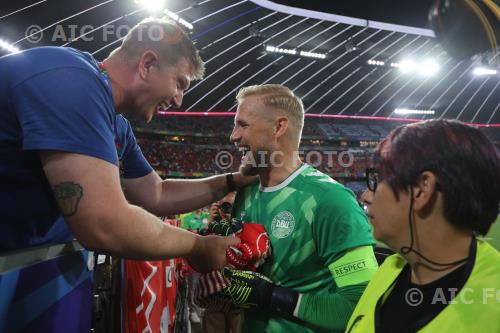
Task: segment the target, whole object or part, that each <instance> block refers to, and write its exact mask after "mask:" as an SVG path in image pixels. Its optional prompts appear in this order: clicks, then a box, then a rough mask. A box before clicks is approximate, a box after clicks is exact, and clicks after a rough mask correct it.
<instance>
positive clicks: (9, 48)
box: [0, 39, 20, 53]
mask: <svg viewBox="0 0 500 333" xmlns="http://www.w3.org/2000/svg"><path fill="white" fill-rule="evenodd" d="M0 48H2V49H4V50H6V51H7V52H9V53H17V52H19V51H20V50H19V49H18V48H17V47H15V46H14V45H12V44H11V43H9V42H6V41H4V40H2V39H0Z"/></svg>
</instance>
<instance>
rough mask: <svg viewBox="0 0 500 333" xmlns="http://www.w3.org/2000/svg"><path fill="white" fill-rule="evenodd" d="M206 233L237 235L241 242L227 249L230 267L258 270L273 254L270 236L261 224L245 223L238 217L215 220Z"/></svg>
mask: <svg viewBox="0 0 500 333" xmlns="http://www.w3.org/2000/svg"><path fill="white" fill-rule="evenodd" d="M205 234H216V235H219V236H230V235H235V236H236V237H237V238H238V239H239V240H240V241H241V242H240V243H239V244H236V245H233V246H230V247H228V248H227V249H226V260H227V263H228V265H229V267H231V268H234V269H239V270H252V271H254V270H256V269H257V267H258V266H259V265H261V264H262V263H263V262H264V260H265V259H266V258H267V257H269V256H270V255H271V245H270V242H269V236H268V235H267V232H266V230H265V229H264V227H263V226H262V225H261V224H257V223H243V222H242V221H241V220H238V219H234V218H233V219H231V220H215V221H213V222H212V223H210V224H209V226H208V228H207V229H206V231H205Z"/></svg>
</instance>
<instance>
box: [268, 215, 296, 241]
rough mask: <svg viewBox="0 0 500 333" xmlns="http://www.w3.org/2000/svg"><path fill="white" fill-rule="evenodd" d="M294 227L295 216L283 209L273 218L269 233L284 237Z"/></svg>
mask: <svg viewBox="0 0 500 333" xmlns="http://www.w3.org/2000/svg"><path fill="white" fill-rule="evenodd" d="M294 229H295V218H294V217H293V215H292V214H291V213H290V212H287V211H284V212H281V213H279V214H278V215H276V216H275V217H274V218H273V221H272V223H271V234H272V235H273V236H274V237H276V238H286V237H288V236H290V235H291V234H292V232H293V230H294Z"/></svg>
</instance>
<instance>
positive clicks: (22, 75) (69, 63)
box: [4, 47, 98, 85]
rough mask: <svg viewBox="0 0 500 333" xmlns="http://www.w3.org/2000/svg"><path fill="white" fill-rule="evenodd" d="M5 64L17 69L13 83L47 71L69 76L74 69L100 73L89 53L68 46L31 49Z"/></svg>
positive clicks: (14, 56) (13, 57) (10, 58)
mask: <svg viewBox="0 0 500 333" xmlns="http://www.w3.org/2000/svg"><path fill="white" fill-rule="evenodd" d="M4 64H5V66H11V67H12V68H15V69H16V70H15V71H14V73H13V75H14V81H13V82H12V83H13V85H16V84H18V83H21V82H24V81H25V80H27V79H30V78H32V77H36V76H37V75H40V74H46V73H54V74H56V73H58V74H59V75H65V76H67V75H69V73H68V71H70V70H72V69H74V70H79V71H82V70H83V71H88V72H89V73H93V74H95V73H98V63H97V61H96V60H95V59H94V58H93V57H92V56H91V55H90V54H89V53H86V52H81V51H78V50H76V49H73V48H66V47H37V48H33V49H29V50H26V51H23V52H21V53H19V54H15V55H13V56H9V57H8V58H7V59H5V63H4ZM58 70H60V71H58Z"/></svg>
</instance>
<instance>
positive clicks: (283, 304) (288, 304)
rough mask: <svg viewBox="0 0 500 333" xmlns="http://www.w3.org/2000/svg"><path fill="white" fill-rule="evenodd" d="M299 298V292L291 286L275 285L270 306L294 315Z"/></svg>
mask: <svg viewBox="0 0 500 333" xmlns="http://www.w3.org/2000/svg"><path fill="white" fill-rule="evenodd" d="M298 299H299V293H298V292H296V291H294V290H292V289H289V288H283V287H278V286H274V288H273V292H272V296H271V304H270V308H271V310H274V311H277V312H279V313H282V314H286V315H290V316H292V315H293V311H294V310H295V306H296V305H297V301H298Z"/></svg>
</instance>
